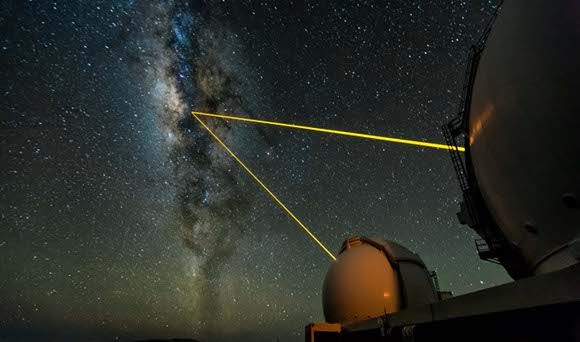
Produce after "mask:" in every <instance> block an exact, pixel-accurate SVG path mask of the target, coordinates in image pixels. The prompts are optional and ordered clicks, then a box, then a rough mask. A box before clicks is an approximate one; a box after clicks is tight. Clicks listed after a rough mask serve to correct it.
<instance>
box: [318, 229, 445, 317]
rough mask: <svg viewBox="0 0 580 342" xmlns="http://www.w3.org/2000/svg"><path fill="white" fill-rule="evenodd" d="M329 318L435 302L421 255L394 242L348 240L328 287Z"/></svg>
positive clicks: (326, 305) (325, 291)
mask: <svg viewBox="0 0 580 342" xmlns="http://www.w3.org/2000/svg"><path fill="white" fill-rule="evenodd" d="M322 297H323V308H324V317H325V318H326V321H327V322H329V323H347V322H352V321H355V320H364V319H369V318H373V317H379V316H382V315H384V314H386V313H393V312H397V311H399V310H401V309H404V308H407V307H410V306H414V305H420V304H427V303H431V302H434V301H435V300H436V292H435V290H434V286H433V283H432V281H431V276H430V273H429V271H428V270H427V268H426V267H425V264H424V263H423V261H421V258H419V256H418V255H416V254H414V253H412V252H411V251H409V250H408V249H406V248H404V247H402V246H401V245H398V244H396V243H394V242H390V241H384V240H377V239H368V238H364V237H353V238H350V239H348V240H347V241H345V242H344V244H343V245H342V248H341V250H340V253H339V255H338V258H337V259H336V261H335V262H334V263H332V265H331V266H330V269H329V270H328V273H327V274H326V278H325V280H324V287H323V294H322Z"/></svg>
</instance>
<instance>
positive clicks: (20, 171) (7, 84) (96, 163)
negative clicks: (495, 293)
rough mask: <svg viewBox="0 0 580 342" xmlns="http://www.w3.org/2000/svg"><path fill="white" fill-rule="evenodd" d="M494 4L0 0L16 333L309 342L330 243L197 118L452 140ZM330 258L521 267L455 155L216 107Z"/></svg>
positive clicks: (4, 306)
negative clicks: (380, 250) (470, 219)
mask: <svg viewBox="0 0 580 342" xmlns="http://www.w3.org/2000/svg"><path fill="white" fill-rule="evenodd" d="M496 3H497V1H481V0H480V1H455V0H453V1H449V0H440V1H428V2H425V1H408V0H399V1H352V2H346V1H337V2H336V3H335V4H332V3H327V2H320V3H317V2H307V3H303V2H297V1H231V0H223V1H193V0H192V1H185V0H183V1H179V0H174V1H171V0H165V1H160V2H155V1H133V0H126V1H55V2H49V1H23V0H14V1H11V0H9V1H2V2H1V4H0V32H1V36H0V58H1V63H0V94H1V101H0V143H1V145H0V166H1V167H0V270H1V276H0V308H1V309H0V339H3V338H8V340H10V338H14V339H16V338H22V339H23V340H26V339H30V340H36V339H38V338H40V337H46V336H52V337H55V338H58V339H66V338H70V339H79V338H82V339H83V340H111V339H112V338H113V337H116V338H119V339H121V340H131V339H144V338H169V337H194V338H199V339H201V340H208V339H209V340H210V341H221V340H259V341H275V340H276V338H279V340H280V341H301V340H303V331H304V326H305V325H306V324H307V323H308V322H311V321H322V320H323V319H324V317H323V315H322V299H321V288H322V281H323V279H324V275H325V273H326V270H327V267H328V265H329V262H330V261H329V258H328V256H327V255H326V254H325V253H324V252H322V251H321V250H320V249H319V248H318V247H317V246H316V245H314V244H313V242H312V241H311V240H309V238H308V237H307V236H306V235H305V234H304V233H303V232H302V231H301V230H300V229H299V228H298V227H297V226H296V224H295V223H294V222H292V221H291V220H290V219H289V217H288V216H287V215H286V214H284V213H283V212H282V211H281V210H280V208H279V207H277V206H276V204H275V203H273V202H272V200H271V199H270V198H269V197H268V196H267V194H266V193H265V192H264V191H263V190H262V189H261V188H260V187H259V186H258V185H257V184H255V183H254V182H253V180H252V179H251V178H250V177H249V176H248V175H247V174H245V173H244V171H243V170H242V169H240V167H239V166H238V165H237V164H235V162H234V161H232V160H231V159H230V157H229V156H228V155H227V154H226V153H225V151H223V149H221V147H220V146H218V145H217V144H216V143H215V142H214V141H213V140H211V138H210V137H209V136H208V134H207V132H205V131H204V130H203V129H202V128H200V127H199V125H198V124H197V123H196V122H195V121H194V119H192V118H191V116H190V114H189V113H190V112H191V110H199V111H209V112H219V113H229V114H235V115H240V116H248V117H253V118H260V119H270V120H279V121H284V122H292V123H297V124H304V125H314V126H320V127H328V128H334V129H342V130H351V131H357V132H366V133H371V134H378V135H388V136H394V137H401V138H409V139H419V140H426V141H432V142H438V143H442V142H443V137H442V134H441V131H440V126H441V125H442V124H444V123H446V122H447V121H448V120H449V119H450V118H452V117H453V116H454V115H456V113H457V112H458V108H459V104H460V100H461V88H462V86H463V77H464V71H465V65H466V61H467V56H468V49H469V47H470V45H471V44H473V43H474V42H476V40H477V39H478V38H479V36H480V35H481V33H482V31H483V29H484V28H485V27H486V25H487V23H488V22H489V21H490V19H491V17H492V14H493V13H494V11H495V6H496ZM204 120H205V121H206V122H207V123H208V124H210V127H212V129H214V130H215V131H216V133H217V134H218V135H219V136H220V137H222V138H223V139H224V140H225V141H226V143H227V144H228V145H230V147H231V148H232V149H233V150H234V151H235V152H236V153H237V154H238V155H239V157H240V158H241V159H242V160H244V161H245V162H246V163H247V164H248V166H249V167H250V168H252V169H253V170H254V171H255V172H256V174H257V175H258V176H259V177H261V178H262V179H263V181H264V182H265V183H266V184H268V185H269V186H270V187H271V189H272V190H273V191H274V192H275V193H276V194H278V195H279V197H280V198H281V199H282V200H283V201H285V202H286V204H287V205H288V206H289V207H290V208H291V209H292V210H294V212H295V213H296V214H297V215H298V216H299V217H300V218H301V219H302V220H303V221H304V222H305V223H306V224H307V225H308V226H310V227H311V228H312V230H313V231H314V233H315V234H316V235H317V236H318V237H319V238H320V239H321V240H322V241H323V242H324V243H325V244H326V245H327V246H328V247H329V248H330V249H331V250H332V251H333V252H335V253H336V252H338V249H339V248H340V245H341V244H342V242H343V241H344V239H346V238H347V237H349V236H352V235H365V236H370V237H383V238H386V239H391V240H394V241H397V242H399V243H401V244H403V245H405V246H407V247H408V248H410V249H411V250H413V251H415V252H416V253H418V254H420V255H421V256H422V258H423V259H424V261H425V262H426V264H427V265H428V267H429V268H431V269H433V270H436V271H437V273H438V275H439V281H440V285H441V287H442V288H443V289H445V290H452V291H454V293H455V294H462V293H466V292H470V291H475V290H478V289H482V288H485V287H489V286H493V285H497V284H500V283H503V282H506V281H508V277H507V275H506V274H505V272H504V271H503V270H502V269H501V268H500V267H499V266H496V265H493V264H489V263H485V262H482V261H480V260H479V259H478V257H477V253H476V251H475V248H474V244H473V239H474V237H475V235H474V233H473V232H471V231H470V230H469V228H467V227H466V226H461V225H460V224H459V223H458V222H457V220H456V217H455V213H456V212H457V211H458V209H459V204H458V203H459V199H460V191H459V185H458V183H457V181H456V179H455V174H454V172H453V168H452V165H451V162H450V158H449V155H448V153H447V152H446V151H443V150H431V149H425V148H418V147H412V146H406V145H396V144H389V143H383V142H377V141H368V140H359V139H354V138H346V137H339V136H329V135H323V134H321V133H312V132H304V131H297V130H289V129H284V128H273V127H264V126H262V127H258V126H253V125H248V124H243V123H235V122H225V121H220V120H217V119H209V118H207V119H204Z"/></svg>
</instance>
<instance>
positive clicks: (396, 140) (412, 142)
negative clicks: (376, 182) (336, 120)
mask: <svg viewBox="0 0 580 342" xmlns="http://www.w3.org/2000/svg"><path fill="white" fill-rule="evenodd" d="M192 114H193V115H194V116H195V115H199V116H207V117H212V118H220V119H225V120H236V121H243V122H250V123H255V124H261V125H271V126H279V127H287V128H296V129H303V130H306V131H314V132H322V133H330V134H338V135H346V136H349V137H355V138H363V139H371V140H379V141H387V142H392V143H398V144H407V145H415V146H422V147H429V148H435V149H442V150H455V149H457V151H460V152H465V148H464V147H457V148H456V147H455V146H449V145H445V144H436V143H430V142H425V141H418V140H409V139H399V138H391V137H384V136H380V135H372V134H365V133H356V132H347V131H339V130H336V129H328V128H320V127H312V126H302V125H294V124H289V123H283V122H276V121H266V120H257V119H250V118H242V117H239V116H229V115H223V114H212V113H204V112H192Z"/></svg>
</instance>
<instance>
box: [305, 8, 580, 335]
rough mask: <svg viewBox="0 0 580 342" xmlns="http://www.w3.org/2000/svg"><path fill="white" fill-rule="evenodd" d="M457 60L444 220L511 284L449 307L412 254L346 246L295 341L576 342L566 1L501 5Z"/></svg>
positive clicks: (578, 208)
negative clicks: (453, 191) (454, 180)
mask: <svg viewBox="0 0 580 342" xmlns="http://www.w3.org/2000/svg"><path fill="white" fill-rule="evenodd" d="M470 56H471V58H470V63H469V65H468V70H467V73H466V78H465V87H464V91H465V93H464V94H463V98H464V101H463V103H462V104H461V106H460V113H459V115H458V116H457V118H455V119H453V120H452V121H451V122H450V123H449V124H447V125H445V126H444V134H445V138H446V140H447V144H448V145H450V146H454V147H455V148H452V149H451V150H450V153H451V160H452V163H453V166H454V169H455V172H456V173H457V177H458V181H459V185H460V188H461V191H462V196H463V201H462V203H461V207H460V208H459V209H460V210H459V213H458V214H457V217H458V219H459V222H460V223H462V224H465V225H467V226H469V227H470V228H471V229H473V230H474V231H475V232H476V233H477V234H478V235H479V236H480V239H478V240H477V241H476V243H475V245H476V248H477V253H478V254H479V256H480V257H481V258H482V259H484V260H486V261H490V262H494V263H497V264H499V265H501V266H503V267H504V268H505V269H506V270H507V272H508V273H509V274H510V275H511V276H512V277H513V278H514V281H513V282H511V283H508V284H504V285H501V286H497V287H492V288H488V289H485V290H482V291H478V292H474V293H469V294H465V295H462V296H457V297H451V298H449V296H448V295H446V294H445V293H441V292H439V291H438V288H437V284H436V282H435V281H434V279H433V277H432V274H431V273H430V272H429V271H428V270H427V269H426V268H425V265H424V263H423V262H422V261H421V259H420V257H419V256H418V255H416V254H414V253H412V252H411V251H409V250H408V249H406V248H404V247H402V246H400V245H398V244H395V243H393V242H388V241H381V240H376V239H367V238H362V237H356V238H351V239H349V240H347V241H346V242H345V243H344V244H343V246H342V248H341V251H340V254H339V255H338V258H337V260H336V261H335V262H334V263H333V264H332V265H331V266H330V269H329V271H328V274H327V276H326V279H325V282H324V288H323V289H324V290H323V308H324V315H325V318H326V322H324V323H312V324H309V325H307V326H306V341H361V340H365V341H439V340H445V341H490V340H501V341H514V340H517V341H580V131H579V130H580V96H579V94H580V3H579V2H578V1H576V0H558V1H542V0H506V1H505V2H504V3H503V5H502V6H501V7H500V9H499V11H498V15H497V17H496V18H495V21H494V23H493V26H490V28H489V29H488V30H487V31H486V32H485V34H484V35H483V37H482V39H481V41H480V42H479V43H478V44H476V45H475V46H474V47H473V48H472V51H471V54H470ZM458 143H459V145H464V146H465V154H460V153H459V149H458Z"/></svg>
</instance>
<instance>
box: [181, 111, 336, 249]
mask: <svg viewBox="0 0 580 342" xmlns="http://www.w3.org/2000/svg"><path fill="white" fill-rule="evenodd" d="M191 114H192V115H193V117H194V118H195V119H196V120H197V121H198V122H199V123H200V125H202V126H203V128H205V129H206V130H207V131H208V132H209V134H210V135H211V136H212V137H213V138H214V139H215V140H216V141H217V142H218V143H219V144H220V145H221V146H222V147H223V148H224V149H225V150H226V151H227V152H228V153H229V154H230V156H232V158H234V159H235V160H236V161H237V162H238V164H240V166H241V167H242V168H243V169H244V170H246V172H247V173H248V174H249V175H250V176H252V178H254V180H255V181H256V183H258V184H259V185H260V186H261V187H262V188H263V189H264V190H265V191H266V192H267V193H268V195H270V197H272V198H273V199H274V201H276V203H278V205H279V206H280V207H281V208H282V209H284V211H286V213H287V214H288V215H290V217H291V218H292V219H294V221H296V223H297V224H298V225H299V226H300V228H302V229H303V230H304V231H305V232H306V234H308V236H310V238H311V239H312V240H314V242H316V243H317V244H318V246H320V248H322V250H323V251H325V252H326V254H328V255H329V256H330V258H331V259H332V260H336V257H335V256H334V255H333V254H332V253H331V252H330V251H329V250H328V248H326V246H324V245H323V244H322V242H320V240H318V238H316V236H314V234H312V232H311V231H310V229H308V228H307V227H306V225H304V223H302V221H300V219H299V218H298V217H296V215H294V213H293V212H292V211H291V210H290V209H288V207H286V205H284V203H282V201H281V200H280V199H279V198H278V197H277V196H276V195H275V194H274V193H273V192H272V191H271V190H270V189H269V188H268V187H267V186H266V184H264V182H262V181H261V180H260V178H258V176H256V175H255V174H254V173H253V172H252V170H250V169H249V168H248V167H247V166H246V164H244V162H243V161H242V160H241V159H240V158H238V156H236V154H235V153H234V152H233V151H232V150H230V148H229V147H228V146H227V145H226V144H225V143H224V142H223V141H222V140H221V139H220V138H219V137H218V136H217V135H216V134H215V133H214V132H213V131H212V130H211V129H210V128H209V127H208V126H207V125H206V124H205V123H204V122H203V121H202V120H201V119H200V118H199V117H198V116H197V115H196V114H197V112H192V113H191Z"/></svg>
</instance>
